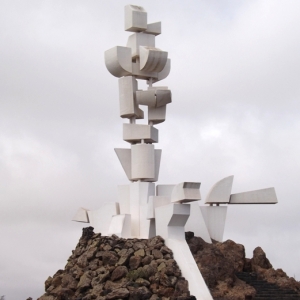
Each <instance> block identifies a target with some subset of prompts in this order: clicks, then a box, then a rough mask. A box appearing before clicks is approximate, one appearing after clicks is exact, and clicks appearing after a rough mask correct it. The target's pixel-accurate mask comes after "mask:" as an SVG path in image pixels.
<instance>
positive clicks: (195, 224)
mask: <svg viewBox="0 0 300 300" xmlns="http://www.w3.org/2000/svg"><path fill="white" fill-rule="evenodd" d="M190 206H191V213H190V217H189V218H188V220H187V222H186V224H185V231H192V232H194V235H195V236H198V237H201V238H202V239H203V240H204V241H205V242H206V243H211V238H210V235H209V232H208V229H207V227H206V224H205V221H204V218H203V215H202V213H201V209H200V206H199V203H198V202H196V201H195V202H191V203H190Z"/></svg>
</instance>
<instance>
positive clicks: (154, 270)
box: [38, 227, 195, 300]
mask: <svg viewBox="0 0 300 300" xmlns="http://www.w3.org/2000/svg"><path fill="white" fill-rule="evenodd" d="M45 291H46V293H45V294H44V295H43V296H41V297H40V298H39V299H38V300H78V299H80V300H92V299H95V300H113V299H130V300H143V299H144V300H147V299H151V300H168V299H169V300H193V299H195V298H194V297H193V296H190V292H189V289H188V282H187V281H186V280H185V279H184V278H183V277H181V272H180V269H179V268H178V265H177V264H176V261H175V260H174V259H173V255H172V251H171V250H170V249H169V248H168V247H166V246H165V244H164V240H163V239H162V238H161V237H159V236H156V237H154V238H152V239H149V240H142V239H122V238H119V237H117V236H116V235H113V236H111V237H102V236H101V234H94V233H93V228H92V227H88V228H84V229H83V234H82V237H81V238H80V240H79V242H78V244H77V246H76V248H75V250H74V251H72V255H71V256H70V258H69V259H68V262H67V264H66V266H65V269H64V270H59V271H57V272H56V273H55V274H54V276H53V277H48V279H47V280H46V282H45Z"/></svg>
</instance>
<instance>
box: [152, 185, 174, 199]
mask: <svg viewBox="0 0 300 300" xmlns="http://www.w3.org/2000/svg"><path fill="white" fill-rule="evenodd" d="M175 186H176V185H175V184H158V185H157V186H156V196H166V197H170V198H171V195H172V191H173V189H174V187H175Z"/></svg>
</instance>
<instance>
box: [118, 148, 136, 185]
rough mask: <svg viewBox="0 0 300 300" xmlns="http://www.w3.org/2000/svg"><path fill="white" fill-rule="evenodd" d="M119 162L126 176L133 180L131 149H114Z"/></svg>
mask: <svg viewBox="0 0 300 300" xmlns="http://www.w3.org/2000/svg"><path fill="white" fill-rule="evenodd" d="M114 150H115V152H116V154H117V156H118V158H119V161H120V163H121V165H122V167H123V170H124V171H125V173H126V176H127V178H128V179H129V180H132V176H131V149H122V148H115V149H114Z"/></svg>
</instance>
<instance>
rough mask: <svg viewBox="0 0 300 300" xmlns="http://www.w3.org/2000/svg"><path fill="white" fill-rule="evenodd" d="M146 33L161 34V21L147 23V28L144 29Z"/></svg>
mask: <svg viewBox="0 0 300 300" xmlns="http://www.w3.org/2000/svg"><path fill="white" fill-rule="evenodd" d="M144 32H145V33H150V34H153V35H159V34H161V22H155V23H151V24H147V29H146V30H145V31H144Z"/></svg>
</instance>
